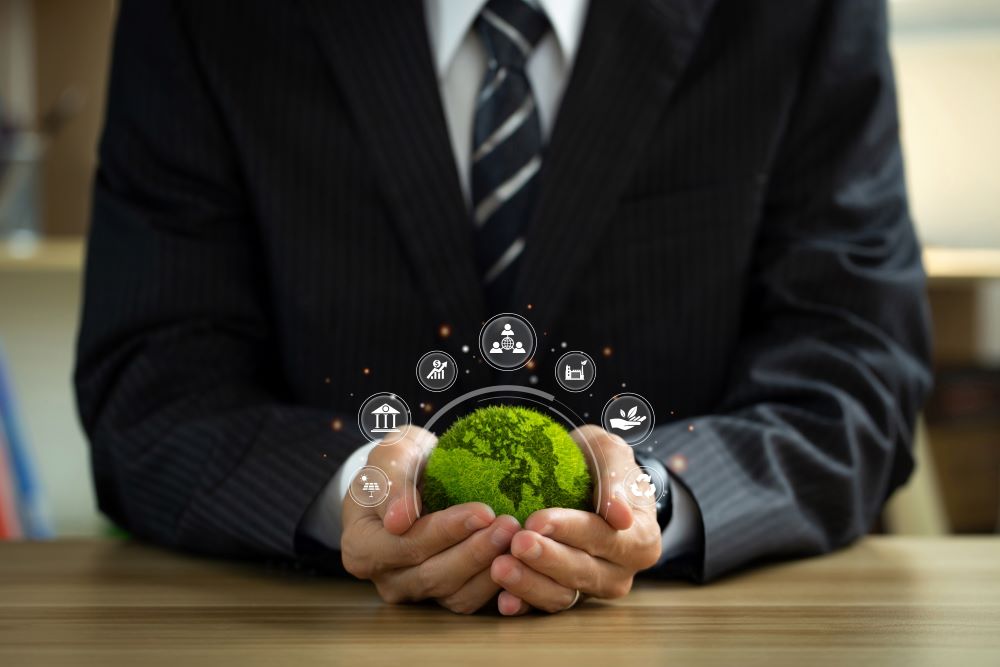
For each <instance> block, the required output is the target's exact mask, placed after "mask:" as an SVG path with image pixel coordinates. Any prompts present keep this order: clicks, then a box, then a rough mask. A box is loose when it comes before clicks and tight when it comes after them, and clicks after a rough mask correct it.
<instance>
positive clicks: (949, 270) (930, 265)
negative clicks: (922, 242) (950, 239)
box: [924, 247, 1000, 282]
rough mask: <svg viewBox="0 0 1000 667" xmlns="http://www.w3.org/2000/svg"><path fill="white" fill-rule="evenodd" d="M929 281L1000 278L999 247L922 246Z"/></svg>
mask: <svg viewBox="0 0 1000 667" xmlns="http://www.w3.org/2000/svg"><path fill="white" fill-rule="evenodd" d="M924 267H925V268H926V269H927V276H928V277H929V278H930V280H931V282H937V281H953V280H962V281H976V280H998V279H1000V248H942V247H927V248H924Z"/></svg>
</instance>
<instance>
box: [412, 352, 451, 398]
mask: <svg viewBox="0 0 1000 667" xmlns="http://www.w3.org/2000/svg"><path fill="white" fill-rule="evenodd" d="M457 379H458V364H456V363H455V359H454V357H452V356H451V355H450V354H448V353H447V352H442V351H441V350H433V351H431V352H428V353H426V354H424V356H422V357H420V361H418V362H417V381H418V382H419V383H420V384H421V386H423V388H424V389H426V390H428V391H444V390H445V389H449V388H451V385H453V384H455V380H457Z"/></svg>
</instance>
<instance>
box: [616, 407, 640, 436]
mask: <svg viewBox="0 0 1000 667" xmlns="http://www.w3.org/2000/svg"><path fill="white" fill-rule="evenodd" d="M638 411H639V406H638V405H633V406H632V407H631V408H630V409H629V411H628V413H627V414H626V413H625V410H624V409H621V410H619V411H618V412H619V414H621V416H622V417H623V418H622V419H618V418H617V417H615V418H613V419H611V420H610V422H611V429H612V430H614V431H628V430H629V429H633V428H635V427H636V426H639V425H640V424H642V422H644V421H646V415H641V416H638V417H637V416H636V413H637V412H638Z"/></svg>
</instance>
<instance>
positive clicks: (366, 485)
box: [361, 475, 635, 498]
mask: <svg viewBox="0 0 1000 667" xmlns="http://www.w3.org/2000/svg"><path fill="white" fill-rule="evenodd" d="M361 482H362V484H363V486H362V487H361V490H362V491H367V492H368V497H369V498H375V492H376V491H381V490H382V489H381V488H379V485H378V482H369V481H368V475H362V476H361ZM632 486H633V487H634V486H635V484H633V485H632Z"/></svg>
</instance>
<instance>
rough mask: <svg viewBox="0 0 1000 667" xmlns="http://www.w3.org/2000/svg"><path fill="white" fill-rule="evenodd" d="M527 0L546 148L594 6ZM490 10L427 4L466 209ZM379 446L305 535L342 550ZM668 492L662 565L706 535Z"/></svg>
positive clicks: (315, 508)
mask: <svg viewBox="0 0 1000 667" xmlns="http://www.w3.org/2000/svg"><path fill="white" fill-rule="evenodd" d="M528 1H531V2H534V3H535V4H536V5H537V6H538V7H540V8H541V9H542V10H543V11H544V12H545V14H546V16H548V19H549V23H550V25H551V26H552V30H551V31H549V33H547V34H546V35H545V36H544V37H543V38H542V40H541V41H540V42H539V43H538V45H537V46H536V47H535V50H534V51H532V53H531V55H530V56H529V57H528V61H527V63H526V72H527V75H528V80H529V82H530V83H531V88H532V92H533V93H534V95H535V103H536V105H537V107H538V116H539V121H540V123H541V129H542V140H543V141H547V140H548V137H549V135H550V134H551V131H552V126H553V125H554V123H555V119H556V115H557V113H558V110H559V103H560V102H561V101H562V95H563V91H564V89H565V88H566V84H567V82H568V81H569V76H570V72H571V71H572V68H573V63H574V61H575V59H576V53H577V48H578V46H579V44H580V38H581V36H582V35H583V24H584V20H585V19H586V15H587V6H588V4H589V0H528ZM486 3H487V0H424V14H425V16H426V19H427V33H428V37H429V41H430V46H431V52H432V57H433V60H434V66H435V68H436V70H437V75H438V86H439V88H440V91H441V101H442V104H443V106H444V114H445V120H446V121H447V124H448V132H449V135H450V137H451V146H452V149H453V150H454V153H455V164H456V165H457V167H458V174H459V177H460V180H461V184H462V191H463V193H464V195H465V199H466V204H467V205H469V200H470V195H469V191H470V186H469V165H470V156H471V154H472V125H473V118H474V115H475V100H476V96H477V94H478V92H479V87H480V85H481V83H482V80H483V76H484V75H485V73H486V69H487V62H486V51H485V49H484V48H483V45H482V43H481V41H480V39H479V35H478V34H477V33H476V31H475V30H474V29H473V23H474V22H475V20H476V17H477V16H478V15H479V12H480V11H481V10H482V9H483V7H484V6H485V5H486ZM470 224H471V222H470ZM375 446H376V445H375V443H369V444H367V445H365V446H363V447H361V448H359V449H358V450H356V451H355V452H353V453H352V454H351V456H349V457H348V459H347V460H346V461H345V462H344V464H343V465H342V466H341V467H340V470H339V471H338V472H337V473H336V474H335V475H334V476H333V479H332V480H331V481H330V483H329V484H328V485H327V486H326V488H325V489H324V490H323V491H322V492H321V493H320V495H319V497H318V498H317V499H316V501H315V502H314V503H313V505H312V507H310V509H309V511H308V512H307V514H306V516H305V518H304V519H303V522H302V530H303V531H304V532H305V533H306V534H307V535H309V536H311V537H313V538H314V539H316V540H318V541H319V542H321V543H322V544H324V545H326V546H328V547H330V548H332V549H339V548H340V534H341V518H340V512H341V504H342V502H343V499H344V496H345V495H346V494H347V489H348V484H350V482H351V478H352V477H353V475H354V473H355V472H356V471H357V470H358V468H360V467H361V466H363V465H365V462H366V461H367V459H368V453H369V452H370V451H371V450H372V448H374V447H375ZM671 491H672V493H673V496H674V500H673V503H674V509H673V518H672V519H671V521H670V524H669V525H668V526H667V528H666V530H664V532H663V556H662V557H661V562H663V561H664V560H666V559H667V558H670V557H673V556H677V555H681V554H684V553H688V552H690V551H691V550H692V549H693V548H694V547H695V545H696V544H697V539H698V531H700V530H701V527H700V521H699V518H698V510H697V507H696V505H695V503H694V500H693V499H692V498H691V496H690V494H689V493H688V491H687V490H686V489H685V488H684V487H683V486H682V485H680V484H671Z"/></svg>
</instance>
